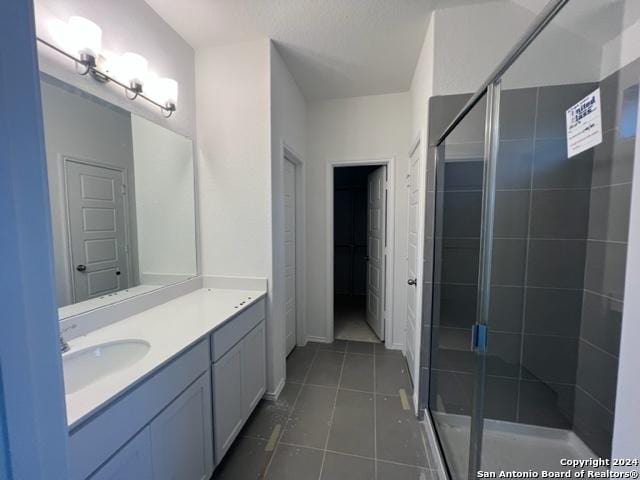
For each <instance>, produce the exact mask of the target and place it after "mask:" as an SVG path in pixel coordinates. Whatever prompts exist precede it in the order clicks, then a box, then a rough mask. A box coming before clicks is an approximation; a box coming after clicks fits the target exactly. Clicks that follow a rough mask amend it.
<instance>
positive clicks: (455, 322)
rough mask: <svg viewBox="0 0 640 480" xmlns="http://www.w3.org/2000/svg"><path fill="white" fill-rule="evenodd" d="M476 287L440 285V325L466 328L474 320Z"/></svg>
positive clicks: (476, 297)
mask: <svg viewBox="0 0 640 480" xmlns="http://www.w3.org/2000/svg"><path fill="white" fill-rule="evenodd" d="M477 301H478V289H477V287H476V286H474V285H442V286H441V287H440V325H441V326H443V327H454V328H468V327H471V325H473V323H475V321H476V304H477Z"/></svg>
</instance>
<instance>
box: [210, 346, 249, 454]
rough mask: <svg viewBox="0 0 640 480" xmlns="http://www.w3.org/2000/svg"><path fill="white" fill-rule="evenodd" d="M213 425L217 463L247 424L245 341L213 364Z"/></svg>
mask: <svg viewBox="0 0 640 480" xmlns="http://www.w3.org/2000/svg"><path fill="white" fill-rule="evenodd" d="M213 402H214V403H213V404H214V412H213V417H214V418H213V423H214V432H215V447H216V463H219V462H220V460H222V457H223V456H224V454H225V453H226V452H227V450H229V447H230V446H231V444H232V443H233V441H234V440H235V438H236V436H237V435H238V433H239V432H240V429H241V428H242V424H243V422H244V418H245V417H244V413H245V412H244V408H243V402H242V341H241V342H240V343H238V344H237V345H236V346H235V347H233V348H232V349H231V350H229V351H228V352H227V353H225V354H224V355H223V356H222V357H221V358H220V359H219V360H218V361H217V362H216V363H214V364H213Z"/></svg>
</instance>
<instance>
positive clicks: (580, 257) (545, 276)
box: [527, 239, 586, 289]
mask: <svg viewBox="0 0 640 480" xmlns="http://www.w3.org/2000/svg"><path fill="white" fill-rule="evenodd" d="M585 257H586V242H585V241H584V240H535V239H534V240H531V241H530V243H529V258H528V278H527V285H529V286H534V287H548V288H575V289H582V288H583V278H584V268H585V267H584V263H585Z"/></svg>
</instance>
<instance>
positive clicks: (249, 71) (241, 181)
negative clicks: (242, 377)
mask: <svg viewBox="0 0 640 480" xmlns="http://www.w3.org/2000/svg"><path fill="white" fill-rule="evenodd" d="M269 58H270V42H269V40H267V39H264V40H258V41H253V42H245V43H239V44H234V45H225V46H220V47H210V48H204V49H200V50H198V51H197V52H196V92H197V103H198V111H197V125H198V138H199V143H198V150H199V152H198V177H199V178H198V182H199V188H198V190H199V205H200V236H201V238H200V242H201V245H202V260H201V262H202V273H203V274H204V275H219V276H239V277H261V278H270V277H271V275H272V272H271V255H272V252H271V208H272V205H271V126H270V124H271V118H270V60H269ZM271 288H272V285H271V284H269V290H270V293H269V299H268V307H267V392H268V393H273V392H274V391H275V389H276V388H277V386H278V384H279V382H280V380H281V377H282V375H283V373H284V362H283V361H282V360H281V358H280V357H282V358H284V357H283V355H280V354H279V352H280V351H279V350H275V349H277V348H278V347H279V342H280V335H281V331H280V326H279V324H274V322H273V321H272V312H271V309H272V307H271V304H272V300H273V299H272V296H271ZM282 335H283V334H282ZM282 351H283V350H282Z"/></svg>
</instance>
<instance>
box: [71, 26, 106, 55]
mask: <svg viewBox="0 0 640 480" xmlns="http://www.w3.org/2000/svg"><path fill="white" fill-rule="evenodd" d="M68 26H69V31H68V33H69V40H70V41H71V42H72V43H73V45H74V49H75V50H76V52H77V53H78V55H80V56H81V57H82V56H83V55H84V56H90V57H92V58H93V59H96V58H97V57H98V55H100V51H101V50H102V29H101V28H100V27H99V26H98V25H96V24H95V23H93V22H92V21H91V20H88V19H86V18H84V17H77V16H73V17H70V18H69V22H68Z"/></svg>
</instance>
